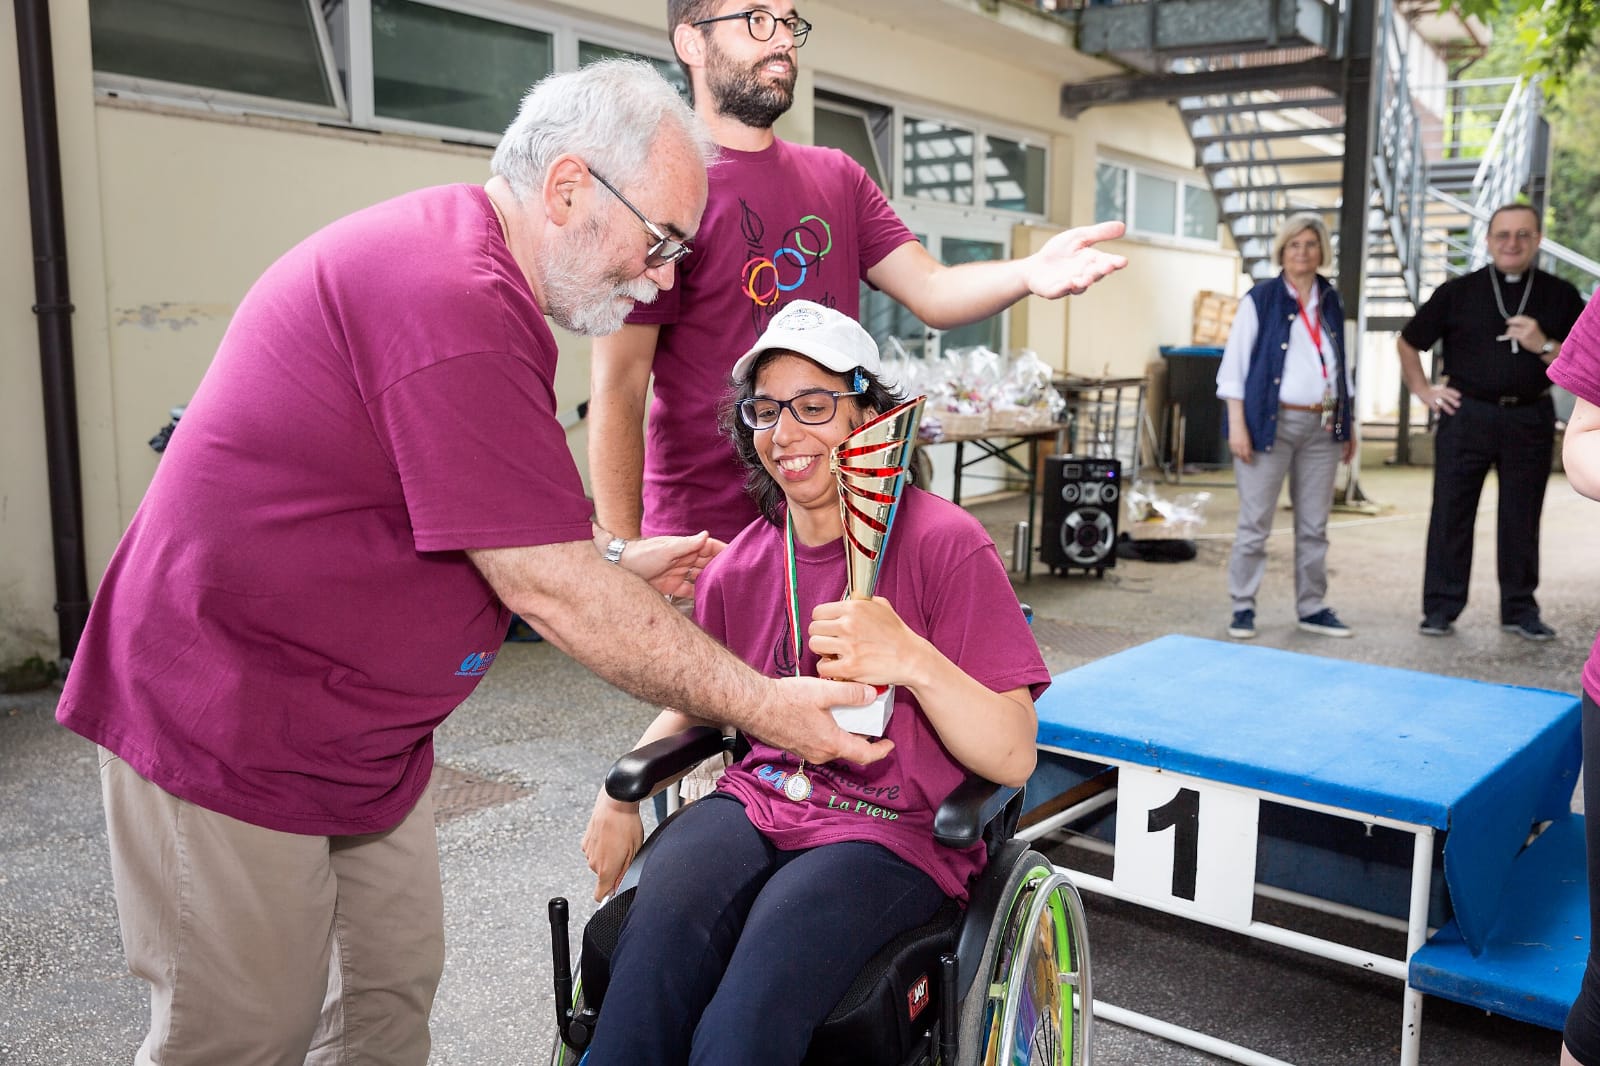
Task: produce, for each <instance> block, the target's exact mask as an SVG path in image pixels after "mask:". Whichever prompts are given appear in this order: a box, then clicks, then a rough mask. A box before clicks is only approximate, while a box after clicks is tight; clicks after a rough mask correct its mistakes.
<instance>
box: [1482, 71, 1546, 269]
mask: <svg viewBox="0 0 1600 1066" xmlns="http://www.w3.org/2000/svg"><path fill="white" fill-rule="evenodd" d="M1543 105H1544V94H1543V93H1542V92H1541V91H1540V89H1539V79H1537V78H1534V79H1531V80H1518V82H1517V86H1516V88H1515V89H1513V90H1512V91H1511V96H1510V97H1509V98H1508V99H1507V100H1506V106H1505V107H1504V108H1503V109H1502V110H1501V112H1500V120H1499V121H1498V122H1496V123H1495V126H1494V132H1493V133H1492V134H1490V136H1489V145H1488V147H1487V148H1485V149H1484V153H1483V161H1482V163H1480V164H1479V165H1478V173H1477V176H1476V177H1474V178H1473V179H1472V190H1473V197H1472V205H1473V207H1474V208H1475V209H1476V210H1474V211H1473V213H1472V214H1473V221H1472V241H1471V243H1472V269H1474V270H1475V269H1477V268H1478V267H1481V266H1483V264H1485V263H1487V262H1488V261H1489V253H1488V239H1487V238H1488V234H1489V213H1491V212H1493V211H1494V209H1495V208H1497V207H1500V206H1501V205H1503V204H1508V203H1510V202H1511V201H1513V200H1514V199H1516V196H1517V193H1518V192H1520V191H1521V190H1522V187H1523V185H1524V184H1525V183H1526V182H1527V180H1528V177H1529V175H1531V174H1532V173H1533V152H1534V146H1535V144H1536V143H1537V141H1538V136H1539V116H1540V111H1541V109H1542V108H1543Z"/></svg>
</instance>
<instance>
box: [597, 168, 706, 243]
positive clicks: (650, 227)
mask: <svg viewBox="0 0 1600 1066" xmlns="http://www.w3.org/2000/svg"><path fill="white" fill-rule="evenodd" d="M589 174H590V175H591V176H592V177H593V178H594V180H595V181H598V182H599V183H600V184H601V185H604V186H605V187H606V188H608V189H610V190H611V195H612V196H615V197H616V198H617V199H619V200H621V201H622V206H623V207H626V208H627V209H628V210H629V211H632V212H633V213H634V214H635V215H637V216H638V217H639V221H640V222H643V223H644V228H645V229H646V230H647V231H648V232H649V234H650V236H652V237H654V238H655V239H656V243H654V244H652V245H651V246H650V250H649V251H647V252H645V253H644V265H645V266H647V267H651V268H655V267H664V266H666V265H667V264H668V263H676V262H677V261H678V260H680V259H682V258H683V257H684V256H686V255H688V254H689V253H690V252H692V251H694V249H693V248H690V247H689V242H688V241H680V240H679V239H678V238H676V237H671V236H668V235H667V234H666V233H663V232H662V230H661V227H660V226H658V225H656V224H655V223H654V222H651V221H650V220H649V219H648V218H646V217H645V215H644V212H643V211H641V210H639V209H638V208H637V207H634V206H633V204H632V203H631V202H629V200H628V198H627V197H626V196H624V195H622V193H620V192H618V191H617V187H616V186H615V185H613V184H611V183H610V182H609V181H607V180H606V179H605V178H602V177H601V176H600V175H599V174H598V173H596V172H595V169H594V168H593V167H590V168H589Z"/></svg>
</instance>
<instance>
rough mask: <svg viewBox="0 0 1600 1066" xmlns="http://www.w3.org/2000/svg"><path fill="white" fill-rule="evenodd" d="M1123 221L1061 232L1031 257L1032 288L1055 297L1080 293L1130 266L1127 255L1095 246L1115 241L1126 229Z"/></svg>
mask: <svg viewBox="0 0 1600 1066" xmlns="http://www.w3.org/2000/svg"><path fill="white" fill-rule="evenodd" d="M1126 228H1127V227H1125V226H1124V225H1123V224H1122V223H1121V222H1097V223H1095V224H1094V225H1092V226H1079V227H1078V228H1077V229H1069V230H1067V231H1066V232H1064V233H1058V234H1056V235H1055V236H1054V237H1051V238H1050V239H1049V240H1048V241H1046V242H1045V246H1044V247H1043V248H1040V249H1039V250H1038V251H1037V252H1035V253H1034V254H1032V255H1030V256H1028V258H1027V260H1026V263H1027V267H1028V290H1029V291H1030V292H1032V293H1033V294H1034V295H1035V296H1043V297H1045V298H1046V299H1049V300H1054V299H1057V298H1059V297H1062V296H1076V295H1078V294H1079V293H1080V292H1083V291H1084V290H1085V289H1087V288H1088V287H1089V286H1091V285H1093V284H1094V283H1095V282H1097V281H1099V280H1100V279H1101V278H1103V277H1105V276H1107V275H1108V274H1113V273H1115V272H1116V271H1118V270H1121V269H1122V268H1123V267H1125V266H1127V265H1128V258H1127V256H1122V255H1115V254H1113V253H1111V252H1106V251H1102V250H1100V249H1099V248H1096V247H1095V245H1096V244H1099V243H1100V242H1101V241H1114V240H1116V239H1117V238H1118V237H1121V236H1122V234H1123V232H1124V231H1125V230H1126Z"/></svg>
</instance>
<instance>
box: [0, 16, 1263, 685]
mask: <svg viewBox="0 0 1600 1066" xmlns="http://www.w3.org/2000/svg"><path fill="white" fill-rule="evenodd" d="M529 6H535V4H534V3H533V0H529ZM542 6H543V7H544V8H546V9H549V10H553V11H558V12H561V13H563V14H566V15H576V14H579V13H580V12H579V10H578V9H576V8H564V9H563V8H558V7H556V6H555V5H548V4H547V5H542ZM662 7H663V5H662V4H660V3H659V0H597V2H595V3H593V4H590V5H587V8H588V9H587V10H586V11H583V12H581V14H583V16H584V17H587V18H599V19H603V20H606V21H609V22H610V23H612V24H614V25H616V26H619V27H623V28H628V27H632V28H633V29H635V30H638V31H641V32H643V33H645V34H647V35H649V34H655V33H661V34H662V36H663V37H664V33H663V32H662V31H661V30H660V29H659V27H660V21H661V18H662V14H661V12H662ZM945 8H948V9H949V10H944V9H945ZM50 10H51V16H52V20H53V27H52V28H53V34H54V43H55V64H56V81H57V85H58V93H59V101H58V111H59V115H58V123H59V127H60V136H61V143H62V154H63V173H64V175H65V183H66V201H67V205H68V241H69V254H70V259H71V271H72V288H73V298H74V302H75V304H76V312H75V315H74V318H73V337H74V345H75V355H76V363H77V393H78V404H79V431H80V435H81V444H82V453H83V454H82V475H83V491H84V518H85V527H86V528H85V541H86V554H87V557H88V571H89V577H90V583H91V586H93V585H94V584H95V583H96V582H97V581H98V577H99V575H100V574H101V573H102V572H103V570H104V568H105V566H106V564H107V562H108V561H109V559H110V555H111V552H112V551H113V549H114V548H115V545H116V542H117V539H118V537H119V536H120V535H121V532H122V530H123V529H124V528H125V527H126V525H127V523H128V521H129V520H130V519H131V517H132V515H133V512H134V510H135V509H136V508H137V506H138V503H139V500H140V499H141V497H142V496H143V493H144V491H145V488H146V486H147V485H148V483H149V480H150V477H151V475H152V473H153V472H154V470H155V467H156V463H157V462H158V456H157V455H156V454H155V453H154V452H152V451H151V450H150V448H149V446H148V444H147V441H148V440H149V438H150V437H151V436H152V435H153V434H154V433H155V432H156V431H157V430H158V429H159V428H160V427H161V426H162V425H164V424H165V423H166V421H167V418H168V411H169V409H170V408H171V407H173V406H175V405H180V404H183V403H185V402H186V401H187V400H188V398H189V396H190V395H191V394H192V393H193V391H194V388H195V386H196V384H197V383H198V381H199V379H200V377H201V375H202V374H203V373H204V371H205V368H206V367H207V366H208V365H209V362H210V359H211V356H212V353H213V352H214V350H215V347H216V344H217V342H218V340H219V339H220V337H221V335H222V333H223V330H224V329H225V328H226V326H227V323H228V320H229V318H230V316H231V315H232V313H233V309H234V308H235V307H236V306H237V305H238V302H239V300H240V299H241V297H242V296H243V295H244V293H245V291H246V290H247V289H248V287H249V285H250V284H251V282H252V281H253V280H254V279H255V278H256V276H257V275H259V273H260V272H261V271H262V270H263V269H264V268H265V267H266V266H267V265H268V264H269V263H271V262H272V261H273V260H274V259H275V258H276V257H277V256H279V255H281V254H282V253H283V252H284V251H285V250H286V249H288V248H289V247H291V246H292V245H293V244H294V243H296V242H297V241H299V240H300V239H302V238H303V237H304V236H306V235H307V234H309V233H311V232H312V231H314V230H315V229H317V228H318V227H319V226H321V225H323V224H325V223H327V222H328V221H330V220H332V219H334V218H337V217H339V216H341V215H343V214H346V213H348V212H350V211H352V210H355V209H357V208H360V207H362V206H365V205H367V204H369V203H373V202H375V201H378V200H380V199H383V198H386V197H389V196H392V195H396V194H398V193H401V192H404V191H407V190H409V189H413V188H417V187H420V186H425V185H430V184H437V183H442V182H451V181H474V182H476V181H482V180H484V179H485V178H486V177H487V166H488V154H489V153H488V151H487V150H485V149H482V148H475V147H470V146H461V145H451V144H445V143H442V142H438V141H433V140H424V139H419V138H410V137H403V136H395V135H392V134H372V133H363V132H358V131H351V130H338V129H329V128H325V127H319V126H317V125H315V124H313V123H309V122H296V121H291V120H278V119H267V118H241V117H233V116H224V115H217V114H208V113H205V112H201V111H197V110H193V109H186V108H179V107H174V106H160V105H151V104H146V103H132V102H127V101H124V100H119V99H115V98H110V97H106V96H99V97H97V96H96V95H95V92H94V87H93V72H92V69H91V65H90V58H89V26H88V0H53V2H52V3H51V5H50ZM861 10H865V11H869V12H872V13H873V15H874V17H865V16H863V15H862V14H859V13H858V12H859V11H861ZM893 10H894V9H893V7H892V6H890V7H884V8H879V7H866V8H862V7H860V6H859V5H856V6H849V5H845V4H843V3H839V4H820V3H819V4H813V5H808V7H807V15H808V17H810V18H812V19H813V20H814V21H815V22H816V23H817V24H818V26H819V30H818V32H816V33H815V34H813V37H812V39H811V41H809V42H808V44H807V46H806V48H805V50H804V52H803V53H802V57H801V58H802V67H803V75H802V78H801V84H800V91H799V93H798V94H797V101H796V107H795V109H794V111H793V112H792V113H791V115H790V116H787V117H786V118H785V120H784V121H783V123H782V124H781V125H780V128H779V132H780V134H781V135H783V136H787V137H790V138H792V139H796V140H809V139H810V136H811V122H810V103H811V99H812V91H813V88H814V87H815V86H816V85H817V84H819V83H821V84H825V85H827V86H829V87H831V88H836V89H840V90H841V91H848V90H851V89H855V90H857V91H859V92H862V93H869V94H872V95H874V96H878V97H883V96H889V97H893V98H894V99H896V100H899V101H914V102H918V103H924V104H926V105H928V106H929V107H930V108H932V109H934V110H935V111H937V112H939V113H941V114H949V115H952V116H961V115H966V116H971V117H975V118H979V119H984V118H987V119H990V120H991V121H995V122H1000V123H1003V124H1005V125H1006V126H1008V127H1015V128H1020V129H1025V130H1033V131H1036V132H1037V134H1038V135H1039V136H1040V137H1041V138H1042V139H1043V140H1046V141H1047V142H1048V144H1049V147H1050V151H1051V159H1052V165H1051V183H1052V184H1051V188H1050V193H1049V203H1050V218H1049V225H1028V226H1025V227H1020V228H1019V229H1018V230H1017V234H1016V238H1015V241H1014V243H1015V245H1016V251H1017V252H1019V253H1021V252H1024V251H1028V250H1032V249H1034V248H1036V247H1037V246H1038V245H1039V244H1041V243H1042V242H1043V240H1045V239H1047V238H1048V236H1049V235H1050V234H1051V233H1052V232H1054V231H1055V230H1056V229H1057V228H1060V227H1064V226H1068V225H1074V224H1081V223H1084V222H1086V221H1088V220H1089V219H1091V218H1092V216H1093V210H1094V161H1095V154H1096V151H1097V150H1098V147H1100V146H1105V147H1109V148H1111V149H1114V150H1115V151H1118V152H1121V153H1123V154H1125V155H1133V156H1137V157H1143V158H1149V159H1151V160H1154V161H1159V162H1162V163H1163V164H1165V165H1167V166H1174V165H1175V166H1180V167H1188V166H1189V165H1190V162H1191V161H1192V149H1191V148H1190V147H1189V145H1188V141H1187V138H1186V136H1185V134H1184V131H1183V128H1182V125H1181V124H1180V123H1179V121H1178V119H1177V117H1176V114H1175V113H1174V112H1173V111H1172V110H1171V109H1170V108H1168V107H1166V106H1164V105H1141V106H1138V107H1131V108H1121V109H1117V110H1116V111H1115V112H1112V111H1109V110H1108V111H1103V112H1101V111H1091V112H1089V113H1088V114H1087V115H1086V116H1084V118H1083V119H1081V120H1079V121H1077V122H1072V121H1068V120H1065V119H1063V118H1061V117H1060V115H1059V113H1058V110H1057V107H1058V105H1057V99H1058V90H1059V87H1060V82H1061V78H1062V76H1063V75H1062V73H1061V69H1062V68H1060V67H1056V68H1054V69H1051V64H1050V63H1047V62H1040V61H1038V60H1037V56H1038V55H1039V50H1038V46H1037V44H1036V43H1035V44H1034V45H1031V46H1030V47H1031V48H1032V51H1031V53H1030V54H1031V55H1032V56H1033V57H1034V59H1032V60H1030V61H1025V62H1019V61H1018V60H1017V57H1016V56H1015V55H1012V54H1008V53H1007V52H1006V51H1005V50H1004V49H994V48H992V47H990V48H989V53H990V54H985V53H984V51H983V50H982V49H981V48H979V47H976V46H974V45H972V44H971V43H970V42H966V41H964V40H963V39H962V37H961V35H960V34H959V32H956V31H952V30H950V28H949V24H950V23H951V20H957V21H958V20H959V19H961V18H967V19H971V18H972V17H974V16H973V14H972V13H970V12H967V13H963V12H962V10H961V5H958V4H953V3H952V4H926V5H921V10H924V11H929V10H936V11H937V13H938V16H939V18H938V19H937V20H935V21H939V20H942V21H943V22H944V23H946V25H944V27H943V29H942V30H941V31H940V32H936V33H931V34H928V35H924V34H921V33H919V32H918V31H917V29H915V28H914V27H919V26H922V25H924V24H925V20H923V19H920V18H919V19H917V20H908V19H904V18H898V19H897V16H893V15H892V12H893ZM885 11H890V12H891V15H888V16H886V15H885V14H884V12H885ZM12 17H13V15H12V9H11V5H6V6H5V8H4V9H3V10H0V34H3V35H4V37H5V38H6V39H7V40H12V39H14V26H13V23H12V21H11V20H12ZM896 19H897V21H895V20H896ZM1068 58H1069V59H1072V60H1074V61H1076V62H1077V63H1079V64H1080V65H1081V64H1082V63H1084V62H1085V61H1083V60H1082V58H1081V57H1072V56H1070V54H1068ZM17 85H18V76H17V70H16V50H15V48H14V47H11V46H10V45H7V46H5V47H0V143H3V144H5V145H7V146H10V147H9V148H8V150H5V151H0V183H3V187H4V189H6V190H7V192H8V195H5V196H3V197H0V249H3V251H0V292H4V293H5V295H6V299H5V302H4V303H3V304H0V345H3V349H0V350H3V352H4V353H5V354H4V356H3V357H0V454H3V455H4V456H5V462H4V463H3V464H0V545H3V551H0V665H3V664H5V663H7V662H10V661H14V660H16V659H18V658H20V657H23V656H24V655H27V654H44V655H47V656H50V655H54V654H55V629H56V623H55V615H54V612H53V610H52V605H53V603H54V584H53V568H52V557H51V541H50V522H49V510H48V507H49V505H48V488H47V480H46V472H45V466H46V462H45V448H44V427H43V415H42V404H41V401H40V377H39V366H38V355H37V352H38V345H37V338H36V331H35V324H34V320H33V315H32V313H31V311H30V307H31V304H32V302H33V301H32V291H33V287H32V276H31V272H32V257H31V255H30V254H29V236H28V234H29V222H28V206H27V196H26V195H25V193H24V190H25V181H24V172H23V154H22V152H21V150H20V145H21V143H22V133H21V116H20V98H19V92H18V88H17ZM1120 250H1121V251H1123V252H1125V253H1126V254H1128V255H1129V257H1130V259H1131V260H1132V262H1133V265H1132V266H1130V267H1129V269H1128V270H1127V271H1124V272H1123V274H1121V275H1119V276H1118V277H1116V278H1114V279H1112V280H1111V281H1109V282H1107V283H1106V284H1105V285H1104V286H1102V287H1101V288H1099V289H1097V290H1096V291H1095V292H1094V293H1093V294H1091V295H1090V296H1087V297H1084V298H1081V299H1073V300H1067V301H1062V302H1059V303H1053V304H1052V303H1046V302H1044V301H1040V300H1029V301H1026V302H1024V303H1023V304H1021V305H1019V307H1018V308H1017V309H1016V310H1015V311H1014V312H1013V313H1012V319H1011V343H1012V345H1013V346H1014V347H1030V348H1033V349H1034V350H1036V351H1038V352H1040V354H1041V355H1042V356H1043V357H1044V358H1045V359H1046V361H1047V362H1050V363H1051V364H1052V365H1055V366H1057V367H1060V368H1062V369H1069V370H1071V371H1073V372H1075V373H1082V374H1101V373H1107V372H1109V373H1112V374H1118V375H1122V374H1137V373H1139V372H1141V371H1142V369H1143V367H1144V364H1145V363H1146V362H1147V361H1148V360H1149V358H1150V357H1152V356H1153V353H1154V351H1155V347H1156V346H1157V345H1159V344H1165V343H1183V342H1184V341H1185V339H1186V338H1187V335H1188V329H1189V323H1188V315H1189V308H1190V305H1191V303H1192V298H1193V294H1194V292H1195V291H1196V290H1197V289H1199V288H1218V289H1222V290H1224V291H1232V286H1233V281H1232V278H1231V276H1233V275H1237V259H1236V258H1235V257H1233V256H1232V255H1231V253H1230V252H1228V251H1225V250H1221V249H1219V250H1215V251H1203V250H1202V251H1196V250H1195V249H1193V248H1183V247H1178V246H1176V245H1173V246H1161V245H1159V244H1153V243H1151V242H1147V241H1131V240H1130V241H1124V242H1121V248H1120ZM1151 293H1156V294H1160V295H1157V296H1156V297H1155V298H1152V297H1151V295H1150V294H1151ZM1135 301H1137V302H1138V303H1139V305H1140V306H1139V312H1138V313H1137V314H1129V313H1128V309H1129V307H1130V305H1132V304H1133V303H1134V302H1135ZM587 356H588V346H587V343H586V342H583V341H579V340H577V339H571V338H568V339H565V340H564V341H563V359H562V363H561V369H560V372H559V376H558V381H557V392H558V397H559V402H560V403H561V405H562V406H563V408H566V407H570V406H575V405H576V404H577V403H578V402H579V401H580V400H582V399H584V398H585V397H586V396H587V394H588V358H587ZM569 440H570V443H571V445H572V449H573V455H574V458H575V460H577V462H578V463H579V464H580V467H581V466H582V465H583V459H584V448H585V442H584V438H583V431H582V428H581V427H580V428H578V429H576V430H574V431H573V432H572V434H571V435H570V438H569Z"/></svg>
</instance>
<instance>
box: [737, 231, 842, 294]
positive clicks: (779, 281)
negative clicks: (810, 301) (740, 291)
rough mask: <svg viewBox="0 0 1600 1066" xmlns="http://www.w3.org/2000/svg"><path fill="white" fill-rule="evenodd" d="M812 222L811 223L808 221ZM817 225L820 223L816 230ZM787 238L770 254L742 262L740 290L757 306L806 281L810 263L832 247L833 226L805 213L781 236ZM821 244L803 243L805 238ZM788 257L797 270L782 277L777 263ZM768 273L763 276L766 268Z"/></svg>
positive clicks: (820, 257) (813, 263)
mask: <svg viewBox="0 0 1600 1066" xmlns="http://www.w3.org/2000/svg"><path fill="white" fill-rule="evenodd" d="M808 223H815V225H814V226H813V225H808ZM817 227H821V230H820V232H819V231H818V228H817ZM784 239H785V241H786V242H787V243H786V244H785V245H784V246H783V247H782V248H779V249H778V250H777V251H775V252H773V253H772V255H770V256H755V257H754V258H752V259H750V261H749V262H747V263H745V265H744V293H745V295H746V296H748V297H750V299H751V300H753V301H755V303H756V304H758V305H759V306H761V307H771V306H772V305H773V304H775V303H777V302H778V299H779V297H781V296H782V295H783V294H784V293H786V292H793V291H794V290H795V289H798V288H799V287H800V286H802V285H804V284H805V283H806V274H807V273H808V272H809V271H810V269H811V267H812V266H813V265H815V264H816V263H818V262H821V260H822V257H823V256H825V255H827V254H828V253H829V252H831V251H833V227H831V226H829V225H828V223H827V222H825V221H823V220H822V219H821V218H819V217H818V216H816V215H807V216H805V217H804V218H802V219H801V220H800V222H799V223H798V224H797V225H796V226H795V227H794V228H793V229H791V230H790V231H789V232H788V234H786V235H785V237H784ZM808 241H809V243H811V244H813V245H820V246H821V247H818V248H816V249H815V250H813V249H811V248H808V247H806V244H807V242H808ZM785 260H789V261H792V262H793V263H794V266H795V267H798V268H799V274H798V275H797V276H796V275H793V274H792V273H791V276H790V277H788V278H785V276H784V272H783V270H782V268H781V267H780V264H781V263H783V262H784V261H785ZM769 271H770V272H771V274H772V277H771V278H770V279H768V278H767V277H766V274H767V272H769Z"/></svg>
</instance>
